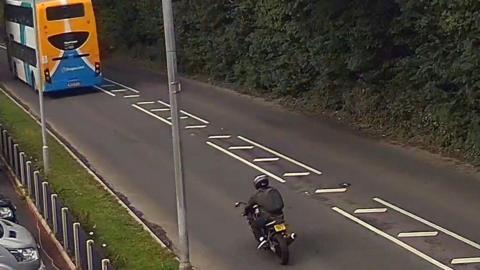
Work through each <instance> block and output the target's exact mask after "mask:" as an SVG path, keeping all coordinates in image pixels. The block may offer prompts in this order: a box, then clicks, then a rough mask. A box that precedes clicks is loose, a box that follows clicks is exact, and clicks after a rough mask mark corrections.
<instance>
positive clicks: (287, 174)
mask: <svg viewBox="0 0 480 270" xmlns="http://www.w3.org/2000/svg"><path fill="white" fill-rule="evenodd" d="M308 175H310V172H292V173H284V174H283V176H285V177H296V176H308Z"/></svg>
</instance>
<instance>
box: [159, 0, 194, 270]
mask: <svg viewBox="0 0 480 270" xmlns="http://www.w3.org/2000/svg"><path fill="white" fill-rule="evenodd" d="M162 9H163V24H164V29H165V48H166V54H167V68H168V90H169V95H170V111H171V117H172V137H173V140H172V141H173V162H174V167H175V186H176V193H177V215H178V238H179V245H178V247H179V253H180V254H179V257H180V267H179V269H180V270H191V269H192V266H191V264H190V250H189V243H188V231H187V217H186V215H187V207H186V200H185V183H184V181H183V167H182V144H181V140H180V126H179V117H178V104H177V94H178V93H179V92H180V82H179V81H177V51H176V48H175V30H174V25H173V8H172V0H162Z"/></svg>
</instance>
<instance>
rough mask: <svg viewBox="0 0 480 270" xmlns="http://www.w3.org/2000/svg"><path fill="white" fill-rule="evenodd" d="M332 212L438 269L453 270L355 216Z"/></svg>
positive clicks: (336, 209)
mask: <svg viewBox="0 0 480 270" xmlns="http://www.w3.org/2000/svg"><path fill="white" fill-rule="evenodd" d="M332 210H333V211H335V212H337V213H338V214H340V215H342V216H344V217H346V218H348V219H350V220H351V221H353V222H355V223H357V224H359V225H360V226H363V227H365V228H366V229H368V230H370V231H372V232H374V233H376V234H377V235H379V236H382V237H383V238H386V239H387V240H389V241H391V242H393V243H394V244H396V245H398V246H400V247H402V248H404V249H406V250H408V251H410V252H411V253H413V254H415V255H417V256H418V257H420V258H422V259H424V260H425V261H427V262H429V263H431V264H433V265H435V266H437V267H438V268H440V269H443V270H453V269H452V268H450V267H448V266H446V265H444V264H442V263H441V262H439V261H437V260H435V259H433V258H432V257H430V256H428V255H426V254H425V253H422V252H421V251H419V250H417V249H415V248H413V247H412V246H409V245H408V244H406V243H404V242H402V241H400V240H398V239H397V238H395V237H393V236H391V235H389V234H387V233H385V232H383V231H381V230H380V229H378V228H376V227H374V226H372V225H370V224H368V223H366V222H365V221H363V220H361V219H359V218H357V217H355V216H353V215H351V214H349V213H347V212H345V211H344V210H342V209H340V208H338V207H333V208H332Z"/></svg>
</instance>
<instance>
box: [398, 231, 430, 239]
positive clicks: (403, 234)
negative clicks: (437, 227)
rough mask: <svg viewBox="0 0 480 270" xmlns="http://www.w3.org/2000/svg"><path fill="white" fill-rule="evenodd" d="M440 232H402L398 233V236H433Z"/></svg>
mask: <svg viewBox="0 0 480 270" xmlns="http://www.w3.org/2000/svg"><path fill="white" fill-rule="evenodd" d="M437 235H438V232H402V233H399V234H398V236H397V237H398V238H408V237H433V236H437Z"/></svg>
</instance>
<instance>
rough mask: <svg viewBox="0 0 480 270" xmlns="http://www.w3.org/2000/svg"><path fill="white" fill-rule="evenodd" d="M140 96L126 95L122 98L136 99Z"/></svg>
mask: <svg viewBox="0 0 480 270" xmlns="http://www.w3.org/2000/svg"><path fill="white" fill-rule="evenodd" d="M138 97H140V95H128V96H123V98H138Z"/></svg>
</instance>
